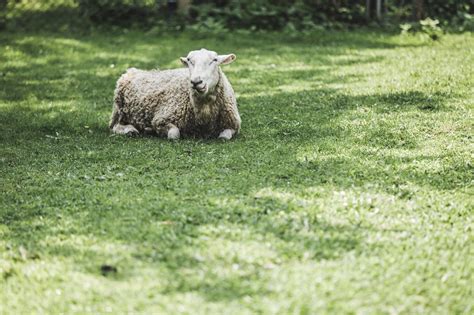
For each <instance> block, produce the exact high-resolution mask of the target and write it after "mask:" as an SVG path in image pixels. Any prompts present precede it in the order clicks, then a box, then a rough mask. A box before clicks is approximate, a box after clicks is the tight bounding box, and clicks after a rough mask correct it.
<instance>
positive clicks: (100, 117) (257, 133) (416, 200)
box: [0, 31, 474, 314]
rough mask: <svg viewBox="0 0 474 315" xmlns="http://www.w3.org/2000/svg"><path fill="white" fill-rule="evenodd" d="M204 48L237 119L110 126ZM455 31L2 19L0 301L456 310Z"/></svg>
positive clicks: (464, 41)
mask: <svg viewBox="0 0 474 315" xmlns="http://www.w3.org/2000/svg"><path fill="white" fill-rule="evenodd" d="M201 47H206V48H208V49H213V50H216V51H218V52H220V53H231V52H232V53H235V54H236V55H237V61H236V62H235V63H234V64H232V65H229V66H227V67H226V68H225V69H224V70H225V72H226V73H227V74H228V77H229V78H230V80H231V82H232V83H233V86H234V89H235V90H236V92H237V94H238V102H239V108H240V111H241V115H242V121H243V123H242V132H241V134H240V135H239V136H238V137H237V138H236V139H235V140H232V141H230V142H222V141H217V140H211V141H209V140H207V141H203V140H198V139H195V140H193V139H187V140H180V141H177V142H169V141H167V140H165V139H160V138H155V137H142V138H127V137H121V136H112V135H111V134H110V132H109V130H108V129H107V123H108V119H109V115H110V112H111V108H112V95H113V90H114V85H115V81H116V79H117V78H118V77H119V76H120V74H121V73H122V72H124V71H125V69H127V68H128V67H132V66H133V67H138V68H143V69H152V68H157V67H159V68H173V67H179V66H180V65H179V62H178V57H180V56H183V55H186V53H187V52H188V51H189V50H193V49H199V48H201ZM473 56H474V41H473V36H472V34H469V33H466V34H460V35H446V36H444V37H443V38H442V40H441V41H440V42H427V41H425V40H423V39H420V38H418V37H402V36H395V35H390V34H381V33H371V32H367V31H366V32H363V31H360V32H320V33H315V34H313V35H311V36H308V37H305V38H285V37H284V36H282V35H280V34H267V35H261V34H260V35H252V36H250V35H242V34H228V35H227V36H222V37H219V38H216V37H213V36H209V37H205V36H200V37H198V38H196V37H195V36H193V35H192V34H182V35H173V36H172V35H169V36H158V35H152V34H143V33H139V32H129V33H110V34H108V33H97V34H95V35H89V36H74V35H70V36H67V35H64V34H51V33H37V34H35V33H30V34H28V33H13V34H7V33H1V34H0V143H1V147H0V158H1V159H0V161H1V169H0V170H1V174H0V175H1V195H0V286H1V288H2V290H1V291H0V313H1V314H30V313H45V314H56V313H106V312H110V313H114V314H119V313H125V312H131V313H144V314H145V313H146V314H151V313H154V314H316V313H333V314H344V313H355V314H380V313H390V314H398V313H402V314H422V313H424V314H462V313H464V314H472V313H473V312H474V288H473V283H474V276H473V275H474V245H473V243H472V242H473V235H474V232H473V229H474V223H473V205H474V202H473V186H472V184H473V152H474V151H473V128H472V127H473V121H474V120H473V104H474V95H473V83H474V69H473V64H474V57H473Z"/></svg>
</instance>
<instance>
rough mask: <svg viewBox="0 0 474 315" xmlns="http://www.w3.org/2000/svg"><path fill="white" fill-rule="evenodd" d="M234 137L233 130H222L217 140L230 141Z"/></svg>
mask: <svg viewBox="0 0 474 315" xmlns="http://www.w3.org/2000/svg"><path fill="white" fill-rule="evenodd" d="M234 135H235V130H234V129H224V130H223V131H222V132H221V133H220V134H219V139H224V140H230V139H232V137H233V136H234Z"/></svg>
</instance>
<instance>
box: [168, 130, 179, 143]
mask: <svg viewBox="0 0 474 315" xmlns="http://www.w3.org/2000/svg"><path fill="white" fill-rule="evenodd" d="M168 139H169V140H178V139H179V129H178V128H176V127H173V128H171V129H170V130H168Z"/></svg>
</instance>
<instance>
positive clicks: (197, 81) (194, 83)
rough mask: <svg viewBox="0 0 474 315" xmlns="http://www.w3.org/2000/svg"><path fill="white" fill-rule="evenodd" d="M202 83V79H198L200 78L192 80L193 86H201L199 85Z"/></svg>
mask: <svg viewBox="0 0 474 315" xmlns="http://www.w3.org/2000/svg"><path fill="white" fill-rule="evenodd" d="M201 83H202V80H201V78H199V77H198V78H195V79H191V84H192V85H193V86H197V85H199V84H201Z"/></svg>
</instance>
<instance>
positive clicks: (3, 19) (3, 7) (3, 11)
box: [0, 0, 7, 30]
mask: <svg viewBox="0 0 474 315" xmlns="http://www.w3.org/2000/svg"><path fill="white" fill-rule="evenodd" d="M6 27H7V0H0V30H3V29H5V28H6Z"/></svg>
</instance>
